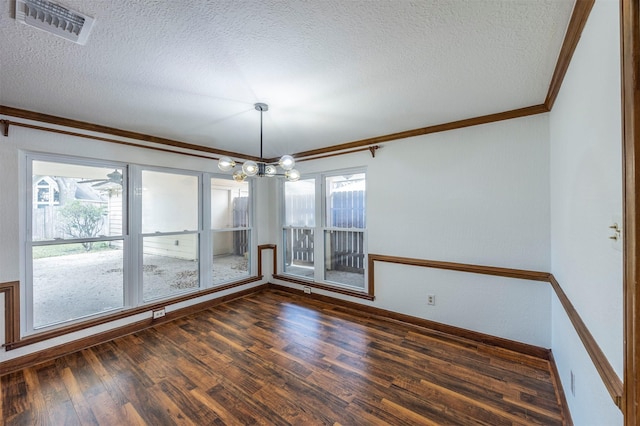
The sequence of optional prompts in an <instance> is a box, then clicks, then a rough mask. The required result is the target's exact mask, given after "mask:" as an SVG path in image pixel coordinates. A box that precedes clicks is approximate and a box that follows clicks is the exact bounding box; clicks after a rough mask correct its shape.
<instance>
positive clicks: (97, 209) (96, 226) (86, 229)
mask: <svg viewBox="0 0 640 426" xmlns="http://www.w3.org/2000/svg"><path fill="white" fill-rule="evenodd" d="M105 214H106V209H105V208H104V207H103V206H100V205H96V204H91V203H81V202H80V201H78V200H74V201H72V202H70V203H67V204H65V205H64V206H63V207H62V208H61V209H60V215H61V216H62V224H61V229H62V231H63V232H64V233H65V234H66V235H69V236H71V237H73V238H94V237H97V236H98V233H99V232H100V230H101V229H102V225H103V224H104V216H105ZM82 246H83V247H84V249H85V250H86V251H90V250H91V248H92V247H93V242H84V243H82Z"/></svg>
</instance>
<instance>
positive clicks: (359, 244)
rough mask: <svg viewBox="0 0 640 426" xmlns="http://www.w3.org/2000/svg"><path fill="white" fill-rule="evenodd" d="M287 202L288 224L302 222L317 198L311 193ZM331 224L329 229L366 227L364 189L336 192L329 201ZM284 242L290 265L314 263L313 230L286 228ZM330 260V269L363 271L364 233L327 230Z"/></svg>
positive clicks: (326, 242)
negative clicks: (300, 220)
mask: <svg viewBox="0 0 640 426" xmlns="http://www.w3.org/2000/svg"><path fill="white" fill-rule="evenodd" d="M287 201H288V205H289V206H291V207H292V208H291V209H290V211H289V212H287V214H291V215H292V220H291V221H287V223H288V224H293V226H296V225H295V224H296V223H299V222H298V221H299V219H300V217H301V216H300V215H299V214H298V213H301V214H302V215H303V216H304V215H305V214H309V212H310V211H312V210H313V208H314V200H313V198H310V197H309V196H308V195H306V194H305V195H301V196H295V195H294V196H291V198H290V199H289V200H287ZM327 202H328V205H327V209H328V217H327V219H328V226H329V227H330V228H345V229H349V228H351V229H353V228H358V229H363V230H364V227H365V191H342V192H334V193H333V194H331V197H330V198H329V199H328V200H327ZM286 235H287V237H286V241H285V256H286V258H285V262H286V263H287V264H288V265H291V264H295V265H299V266H311V265H313V263H314V237H315V235H314V234H313V230H312V229H311V228H310V227H309V228H305V227H295V228H289V229H287V234H286ZM325 245H326V248H327V249H328V250H329V251H328V253H330V256H331V258H330V259H331V262H330V265H329V268H330V269H332V270H337V271H347V272H362V271H364V268H365V259H364V257H365V256H364V251H365V249H364V232H363V231H348V230H344V231H342V230H336V229H333V230H331V231H328V238H327V239H326V240H325Z"/></svg>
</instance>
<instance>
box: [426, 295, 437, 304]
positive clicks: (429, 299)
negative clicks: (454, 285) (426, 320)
mask: <svg viewBox="0 0 640 426" xmlns="http://www.w3.org/2000/svg"><path fill="white" fill-rule="evenodd" d="M435 304H436V295H435V294H428V295H427V305H435Z"/></svg>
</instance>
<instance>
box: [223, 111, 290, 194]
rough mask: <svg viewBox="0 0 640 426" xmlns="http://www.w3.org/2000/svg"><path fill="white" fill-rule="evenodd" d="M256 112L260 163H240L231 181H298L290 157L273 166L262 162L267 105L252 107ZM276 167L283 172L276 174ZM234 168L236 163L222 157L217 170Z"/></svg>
mask: <svg viewBox="0 0 640 426" xmlns="http://www.w3.org/2000/svg"><path fill="white" fill-rule="evenodd" d="M254 107H255V108H256V110H257V111H260V161H252V160H248V161H245V162H244V163H242V168H241V169H238V170H236V171H235V172H233V179H234V180H235V181H237V182H244V181H245V180H246V178H247V177H249V176H258V177H265V176H266V177H274V176H284V177H285V178H286V179H287V180H289V181H291V182H295V181H297V180H298V179H300V172H299V171H297V170H296V169H294V168H293V167H294V166H295V165H296V162H295V160H294V159H293V157H292V156H290V155H283V156H282V157H281V158H280V161H278V162H277V163H273V164H268V163H266V162H264V160H263V157H262V113H263V112H265V111H269V105H267V104H263V103H260V102H259V103H257V104H255V105H254ZM276 165H277V166H280V168H282V170H283V172H282V173H278V169H277V168H276ZM235 166H236V162H235V161H233V159H231V158H230V157H222V158H220V159H219V160H218V168H219V169H220V170H222V171H223V172H228V171H230V170H232V169H233V168H234V167H235Z"/></svg>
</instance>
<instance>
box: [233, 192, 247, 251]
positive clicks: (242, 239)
mask: <svg viewBox="0 0 640 426" xmlns="http://www.w3.org/2000/svg"><path fill="white" fill-rule="evenodd" d="M248 226H249V197H237V198H234V200H233V227H234V228H244V227H248ZM248 251H249V232H247V231H233V254H235V255H237V256H244V254H245V253H247V252H248Z"/></svg>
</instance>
